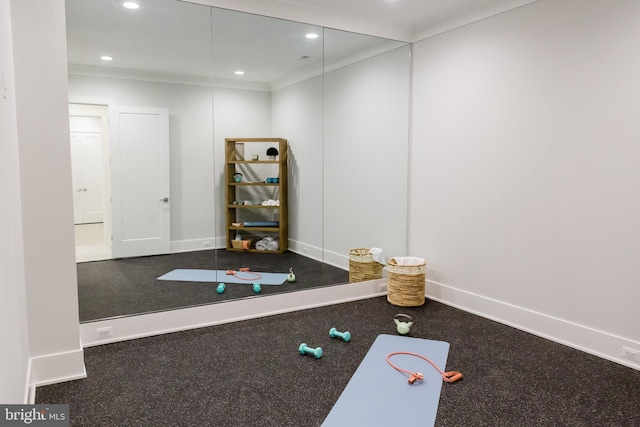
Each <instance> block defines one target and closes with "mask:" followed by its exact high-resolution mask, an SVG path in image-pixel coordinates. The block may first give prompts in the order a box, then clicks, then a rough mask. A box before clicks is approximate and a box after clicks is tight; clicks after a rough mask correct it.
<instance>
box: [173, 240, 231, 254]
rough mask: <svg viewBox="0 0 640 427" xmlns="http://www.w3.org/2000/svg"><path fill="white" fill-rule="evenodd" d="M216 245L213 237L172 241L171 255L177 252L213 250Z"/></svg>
mask: <svg viewBox="0 0 640 427" xmlns="http://www.w3.org/2000/svg"><path fill="white" fill-rule="evenodd" d="M216 243H217V242H216V238H215V237H206V238H202V239H190V240H174V241H172V242H171V253H172V254H174V253H179V252H193V251H203V250H207V249H214V248H215V247H216ZM223 247H224V246H223Z"/></svg>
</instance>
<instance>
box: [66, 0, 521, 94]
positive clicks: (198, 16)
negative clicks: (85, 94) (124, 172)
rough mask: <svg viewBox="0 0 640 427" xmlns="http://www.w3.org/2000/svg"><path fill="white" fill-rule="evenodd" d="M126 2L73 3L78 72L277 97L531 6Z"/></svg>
mask: <svg viewBox="0 0 640 427" xmlns="http://www.w3.org/2000/svg"><path fill="white" fill-rule="evenodd" d="M124 1H125V0H66V23H67V53H68V62H69V70H70V73H71V74H84V75H100V76H110V77H127V78H138V79H143V80H151V81H154V80H156V81H165V82H167V81H169V82H172V81H173V82H180V83H184V82H187V83H196V84H211V83H212V81H215V83H216V85H222V86H228V87H241V88H249V89H256V90H273V89H274V88H278V87H282V86H285V85H286V84H289V83H292V82H294V81H296V80H301V79H304V78H309V77H311V76H314V75H319V74H321V73H322V72H323V70H324V71H326V70H327V68H331V67H332V66H337V65H336V64H341V63H344V61H345V60H346V59H349V60H350V61H351V62H353V61H356V60H358V59H360V58H362V57H366V56H370V55H373V54H377V53H380V52H383V51H386V50H389V49H393V48H396V47H398V46H401V45H403V44H405V42H407V41H412V40H413V39H414V38H415V37H417V36H416V35H417V34H422V35H425V34H430V33H434V34H435V33H438V32H442V31H446V30H447V29H450V28H453V27H455V26H460V25H464V24H465V23H468V22H472V21H474V20H478V19H482V18H483V17H485V16H488V15H489V16H490V15H493V14H496V13H500V12H501V11H504V10H506V9H511V8H513V7H517V6H519V5H522V4H524V3H529V2H531V1H533V0H349V1H346V0H191V1H178V0H135V1H136V2H137V3H139V4H140V8H139V9H137V10H129V9H125V8H124V7H122V4H123V2H124ZM209 6H216V7H215V8H210V7H209ZM241 12H249V13H241ZM276 18H278V19H276ZM323 27H327V28H328V30H327V29H323ZM334 29H337V30H334ZM339 30H344V31H339ZM309 32H315V33H317V34H318V35H319V37H318V39H315V40H310V39H307V38H305V34H307V33H309ZM374 36H377V37H374ZM382 37H386V39H384V38H382ZM102 55H108V56H111V57H113V61H109V62H105V61H102V60H101V59H100V57H101V56H102ZM240 69H242V70H243V71H245V74H244V75H242V76H237V75H235V74H234V72H235V71H237V70H240Z"/></svg>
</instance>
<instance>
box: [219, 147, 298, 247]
mask: <svg viewBox="0 0 640 427" xmlns="http://www.w3.org/2000/svg"><path fill="white" fill-rule="evenodd" d="M225 145H226V147H225V183H226V184H225V187H226V205H227V210H226V212H227V215H226V231H225V232H226V241H227V250H228V251H239V252H260V253H283V252H286V251H287V249H288V241H289V236H288V225H289V222H288V203H287V153H288V143H287V140H286V139H283V138H226V139H225ZM271 148H275V149H276V151H277V155H275V156H274V155H273V153H274V150H271ZM267 151H268V152H269V153H270V154H269V155H267V154H266V153H267ZM248 159H250V160H248ZM257 242H262V243H265V242H267V243H269V242H270V244H268V245H267V244H259V243H257Z"/></svg>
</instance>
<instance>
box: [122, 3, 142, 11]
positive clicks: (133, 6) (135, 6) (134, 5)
mask: <svg viewBox="0 0 640 427" xmlns="http://www.w3.org/2000/svg"><path fill="white" fill-rule="evenodd" d="M122 5H123V6H124V7H126V8H127V9H139V8H140V5H139V4H138V3H136V2H134V1H126V2H124V3H122Z"/></svg>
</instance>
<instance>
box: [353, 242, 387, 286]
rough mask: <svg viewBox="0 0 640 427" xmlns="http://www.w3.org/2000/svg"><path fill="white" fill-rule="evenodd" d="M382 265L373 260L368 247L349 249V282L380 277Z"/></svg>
mask: <svg viewBox="0 0 640 427" xmlns="http://www.w3.org/2000/svg"><path fill="white" fill-rule="evenodd" d="M382 267H384V266H383V265H382V264H380V263H379V262H376V261H374V260H373V255H372V254H370V253H369V248H358V249H351V250H350V251H349V283H354V282H363V281H365V280H374V279H380V278H381V277H382Z"/></svg>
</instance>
